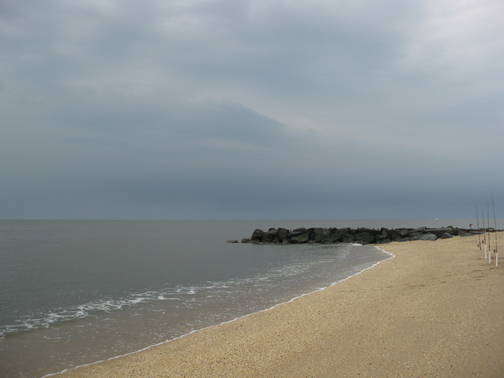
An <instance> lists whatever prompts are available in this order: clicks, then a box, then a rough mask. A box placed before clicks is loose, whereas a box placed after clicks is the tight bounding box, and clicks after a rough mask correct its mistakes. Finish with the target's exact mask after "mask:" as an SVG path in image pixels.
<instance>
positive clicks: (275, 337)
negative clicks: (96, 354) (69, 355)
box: [57, 233, 504, 378]
mask: <svg viewBox="0 0 504 378" xmlns="http://www.w3.org/2000/svg"><path fill="white" fill-rule="evenodd" d="M497 235H498V238H499V245H502V246H504V235H502V233H497ZM493 238H494V235H492V244H493V243H494V239H493ZM477 243H478V236H468V237H454V238H451V239H444V240H438V241H436V242H435V243H433V242H431V241H422V240H418V241H410V242H402V243H399V242H393V243H389V244H386V245H383V246H380V247H382V248H384V249H385V250H386V251H388V252H390V253H392V254H394V255H395V257H394V258H392V259H389V260H386V261H384V262H382V263H380V264H379V265H378V266H376V267H374V268H372V269H369V270H366V271H364V272H362V273H361V274H359V275H357V276H354V277H351V278H349V279H347V280H345V281H343V282H340V283H338V284H336V285H334V286H332V287H330V288H328V289H325V290H323V291H319V292H316V293H313V294H310V295H306V296H303V297H301V298H298V299H296V300H294V301H291V302H288V303H285V304H282V305H279V306H277V307H275V308H273V309H270V310H268V311H263V312H259V313H255V314H252V315H249V316H246V317H243V318H240V319H238V320H236V321H233V322H231V323H226V324H223V325H220V326H216V327H212V328H208V329H205V330H202V331H199V332H195V333H193V334H191V335H188V336H185V337H183V338H180V339H177V340H174V341H171V342H168V343H165V344H163V345H160V346H157V347H153V348H150V349H148V350H145V351H143V352H139V353H135V354H131V355H128V356H125V357H121V358H117V359H113V360H110V361H106V362H102V363H99V364H94V365H89V366H85V367H82V368H78V369H74V370H70V371H67V372H65V373H63V374H61V375H57V377H62V378H63V377H65V378H70V377H357V376H360V377H418V376H428V377H457V378H461V377H473V376H481V377H491V378H492V377H495V378H497V377H504V353H503V352H502V351H503V350H504V327H502V325H503V319H504V315H503V314H504V253H501V259H502V264H501V266H499V267H498V268H496V267H495V260H494V261H493V263H492V264H489V263H488V260H485V259H484V258H483V257H482V256H481V254H480V251H479V249H478V247H477Z"/></svg>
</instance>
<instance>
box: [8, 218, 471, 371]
mask: <svg viewBox="0 0 504 378" xmlns="http://www.w3.org/2000/svg"><path fill="white" fill-rule="evenodd" d="M445 223H446V222H445ZM452 223H454V222H452ZM457 223H459V224H457ZM465 223H467V222H466V221H458V222H457V221H455V224H452V225H454V226H460V227H467V225H466V224H465ZM302 226H305V227H352V228H356V227H371V228H373V227H377V228H379V227H390V228H394V227H420V226H429V227H440V226H448V224H437V222H436V221H431V222H430V224H426V222H425V221H409V222H405V221H395V222H391V221H0V377H3V378H11V377H42V376H44V375H47V374H52V373H56V372H59V371H62V370H65V369H70V368H73V367H76V366H79V365H83V364H89V363H93V362H96V361H100V360H105V359H109V358H113V357H116V356H118V355H124V354H128V353H132V352H135V351H138V350H141V349H144V348H146V347H149V346H152V345H155V344H159V343H162V342H165V341H168V340H173V339H175V338H177V337H180V336H183V335H185V334H188V333H191V332H193V331H196V330H199V329H203V328H206V327H209V326H213V325H217V324H220V323H223V322H227V321H231V320H233V319H236V318H238V317H241V316H245V315H247V314H250V313H253V312H257V311H261V310H265V309H268V308H271V307H272V306H275V305H276V304H279V303H283V302H286V301H289V300H291V299H293V298H296V297H299V296H301V295H303V294H306V293H310V292H313V291H316V290H320V289H323V288H326V287H328V286H330V285H332V284H334V283H335V282H338V281H341V280H343V279H345V278H347V277H349V276H351V275H354V274H357V273H359V272H361V271H363V270H365V269H367V268H370V267H372V266H373V265H375V264H376V263H377V262H379V261H382V260H384V259H387V258H389V257H390V255H388V254H386V253H384V252H383V251H381V250H379V249H378V248H376V247H371V246H356V245H337V246H335V245H316V244H304V245H253V244H242V243H238V244H233V243H227V241H228V240H230V239H241V238H243V237H250V235H251V234H252V232H253V230H254V229H255V228H262V229H264V230H267V229H268V228H270V227H275V228H278V227H284V228H288V229H294V228H297V227H302Z"/></svg>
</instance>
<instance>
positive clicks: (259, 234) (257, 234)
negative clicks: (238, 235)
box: [250, 228, 264, 241]
mask: <svg viewBox="0 0 504 378" xmlns="http://www.w3.org/2000/svg"><path fill="white" fill-rule="evenodd" d="M263 234H264V231H263V230H261V229H260V228H256V229H255V230H254V232H253V233H252V237H251V238H250V239H251V240H259V241H260V240H261V239H262V236H263Z"/></svg>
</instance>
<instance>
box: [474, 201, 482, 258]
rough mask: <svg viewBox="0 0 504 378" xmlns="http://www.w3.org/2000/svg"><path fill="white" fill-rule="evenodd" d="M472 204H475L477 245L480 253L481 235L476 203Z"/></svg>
mask: <svg viewBox="0 0 504 378" xmlns="http://www.w3.org/2000/svg"><path fill="white" fill-rule="evenodd" d="M474 206H476V226H478V247H479V250H480V254H481V253H482V252H481V235H480V227H479V217H478V204H476V203H475V204H474Z"/></svg>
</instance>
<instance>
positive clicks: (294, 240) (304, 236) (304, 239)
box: [290, 232, 310, 244]
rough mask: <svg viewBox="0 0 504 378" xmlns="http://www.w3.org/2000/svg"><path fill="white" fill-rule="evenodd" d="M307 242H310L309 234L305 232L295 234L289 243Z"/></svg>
mask: <svg viewBox="0 0 504 378" xmlns="http://www.w3.org/2000/svg"><path fill="white" fill-rule="evenodd" d="M308 240H310V233H309V232H305V233H302V234H297V235H294V236H292V237H291V238H290V241H291V243H296V244H297V243H308Z"/></svg>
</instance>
